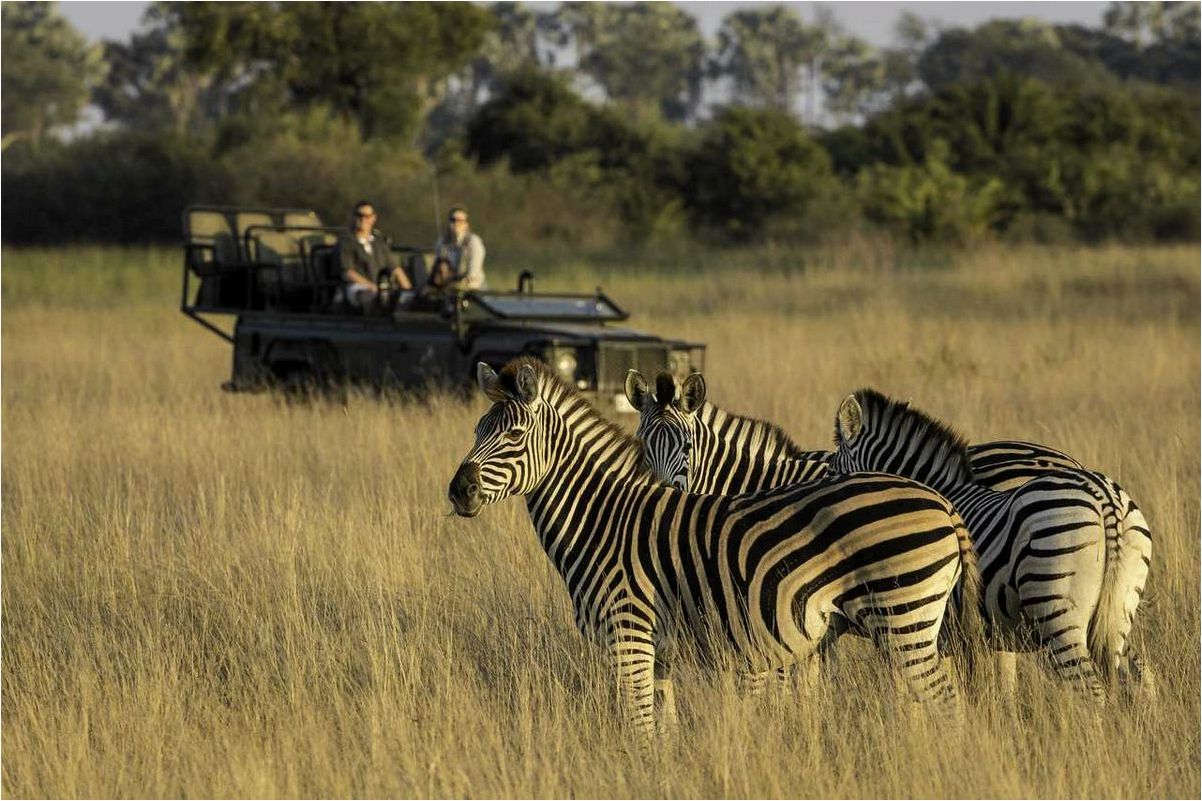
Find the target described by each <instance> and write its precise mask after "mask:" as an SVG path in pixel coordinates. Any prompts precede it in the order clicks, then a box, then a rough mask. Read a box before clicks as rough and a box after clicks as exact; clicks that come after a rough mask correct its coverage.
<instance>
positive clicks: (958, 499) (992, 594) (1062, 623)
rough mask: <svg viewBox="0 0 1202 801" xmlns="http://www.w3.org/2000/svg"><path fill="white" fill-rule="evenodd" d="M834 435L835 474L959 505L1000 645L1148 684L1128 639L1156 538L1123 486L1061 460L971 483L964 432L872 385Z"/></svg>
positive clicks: (1079, 674)
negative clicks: (929, 493) (870, 475)
mask: <svg viewBox="0 0 1202 801" xmlns="http://www.w3.org/2000/svg"><path fill="white" fill-rule="evenodd" d="M835 441H836V445H837V448H836V451H835V455H834V456H833V457H832V458H831V461H830V465H831V471H832V472H835V473H843V474H849V473H855V472H856V471H860V470H880V471H885V472H890V473H896V474H898V475H905V476H908V477H910V478H913V479H915V480H917V481H921V482H923V483H925V484H927V485H929V486H931V487H933V488H934V489H936V490H938V491H939V492H941V493H942V494H943V495H944V496H946V497H947V498H948V499H949V500H951V501H952V503H953V504H955V507H956V509H957V510H959V512H960V514H961V515H963V516H964V520H965V522H967V523H968V528H969V531H970V532H971V534H972V538H973V543H974V545H975V546H976V549H977V553H978V556H979V558H980V564H981V576H982V580H983V581H984V583H985V590H984V593H983V598H984V602H985V611H986V613H987V614H986V617H987V619H988V620H989V621H990V629H991V632H990V633H991V638H992V639H993V640H994V642H995V643H997V644H998V645H999V646H1001V647H1004V648H1006V649H1007V650H1011V651H1013V650H1016V649H1021V650H1032V649H1035V650H1042V651H1043V652H1044V653H1046V654H1047V656H1048V657H1049V658H1050V660H1051V663H1052V665H1053V667H1054V669H1055V671H1056V673H1057V675H1059V676H1060V677H1061V678H1063V679H1066V680H1072V681H1076V682H1080V683H1082V684H1083V685H1084V687H1085V688H1086V689H1087V690H1088V691H1089V692H1090V693H1091V694H1092V695H1094V696H1095V697H1097V698H1099V699H1101V698H1102V697H1103V695H1104V686H1103V680H1108V679H1118V680H1119V682H1120V683H1121V684H1122V685H1123V686H1124V687H1126V688H1129V689H1133V688H1134V687H1135V686H1136V685H1137V684H1139V683H1140V682H1141V679H1142V680H1143V681H1145V682H1149V681H1150V678H1151V677H1150V676H1147V675H1143V674H1144V671H1143V669H1142V668H1141V666H1140V663H1139V660H1138V658H1137V657H1136V655H1135V654H1134V653H1133V652H1132V651H1131V648H1130V641H1129V636H1130V632H1131V626H1132V622H1133V619H1134V616H1135V611H1136V608H1137V607H1138V605H1139V602H1140V598H1141V596H1142V595H1143V589H1144V582H1145V580H1146V579H1147V575H1148V567H1149V565H1150V564H1151V556H1152V539H1151V533H1150V532H1149V530H1148V526H1147V523H1146V522H1145V520H1144V516H1143V514H1142V513H1141V512H1140V511H1139V508H1138V507H1137V506H1136V505H1135V503H1134V502H1133V501H1132V500H1131V498H1130V497H1128V495H1127V493H1125V492H1124V491H1123V490H1122V488H1121V487H1119V486H1118V484H1116V483H1114V482H1113V481H1111V480H1110V479H1109V478H1107V477H1106V476H1104V475H1102V474H1100V473H1095V472H1091V471H1088V470H1082V469H1069V468H1063V469H1060V470H1057V471H1055V472H1048V473H1045V474H1043V475H1041V476H1039V477H1037V478H1034V479H1031V480H1030V481H1027V482H1026V483H1024V484H1022V485H1021V486H1019V487H1017V488H1016V489H1012V490H1009V491H1005V492H998V491H994V490H991V489H989V488H988V487H985V486H982V485H981V484H979V483H977V482H976V481H974V478H973V472H972V467H971V465H970V463H969V459H968V454H967V452H966V449H965V445H964V441H963V440H962V439H960V437H959V436H957V435H956V434H955V433H954V432H953V431H952V430H951V429H950V428H948V427H947V426H945V425H944V424H942V423H940V422H938V421H936V420H935V419H933V418H931V417H929V416H927V415H926V414H924V413H922V412H920V411H918V410H917V409H912V408H910V407H909V405H908V404H905V403H899V402H897V401H893V400H891V399H889V398H887V397H886V396H884V395H882V394H880V393H878V392H876V391H874V390H871V389H862V390H860V391H858V392H856V393H855V394H854V395H851V396H849V397H848V398H847V399H845V400H844V401H843V403H842V404H841V405H840V407H839V410H838V413H837V415H836V424H835ZM1149 689H1150V687H1149Z"/></svg>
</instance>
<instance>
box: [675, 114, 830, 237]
mask: <svg viewBox="0 0 1202 801" xmlns="http://www.w3.org/2000/svg"><path fill="white" fill-rule="evenodd" d="M688 165H689V167H688V176H689V177H688V183H687V186H688V191H687V194H686V198H687V202H688V204H689V207H690V209H691V211H692V212H693V214H694V217H695V219H696V220H697V221H698V222H699V223H700V224H702V225H704V226H708V227H712V228H718V229H721V230H723V231H725V233H726V234H728V235H729V236H730V237H731V238H733V239H736V240H746V239H750V238H752V237H754V236H756V235H758V234H759V233H761V232H762V231H763V229H764V227H765V225H766V224H767V222H768V221H769V220H770V219H773V218H776V217H780V216H802V215H804V213H805V209H806V204H807V202H808V201H809V200H810V199H811V198H812V197H813V196H814V195H815V193H816V192H817V190H818V187H819V186H820V185H822V184H823V183H824V182H825V181H826V180H827V178H828V177H829V176H830V160H829V159H828V158H827V155H826V152H825V151H823V150H822V148H821V147H819V146H818V145H817V144H816V143H815V142H814V141H813V140H812V139H810V137H809V136H807V135H806V132H805V131H804V130H803V129H802V127H801V126H800V125H799V124H798V123H797V122H796V121H795V120H794V119H793V118H792V117H790V116H788V115H787V114H784V113H781V112H778V111H770V110H761V109H746V108H727V109H723V110H722V111H720V112H719V113H718V115H717V116H716V117H715V118H714V120H713V121H712V122H711V123H709V124H708V125H707V126H706V127H705V129H704V131H703V133H702V139H701V142H700V144H699V146H698V147H697V149H696V151H695V152H694V153H693V154H692V155H691V156H690V158H689V159H688Z"/></svg>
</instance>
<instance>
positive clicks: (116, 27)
mask: <svg viewBox="0 0 1202 801" xmlns="http://www.w3.org/2000/svg"><path fill="white" fill-rule="evenodd" d="M148 5H150V4H149V3H146V2H89V3H83V2H62V3H59V9H60V10H61V11H62V14H63V16H65V17H66V18H67V19H68V20H70V21H71V24H72V25H74V26H75V27H76V28H78V29H79V30H80V31H82V32H83V33H84V34H86V35H87V36H88V37H89V38H91V39H93V40H100V39H125V38H127V37H128V36H129V34H130V33H131V32H132V31H133V30H135V29H136V28H137V27H138V22H139V20H140V19H141V17H142V12H144V11H145V10H146V7H147V6H148ZM531 5H544V4H541V3H539V4H533V3H532V4H531ZM546 5H550V4H549V3H548V4H546ZM678 5H679V6H681V7H682V8H684V9H685V10H686V11H688V12H689V13H690V14H693V15H694V16H695V17H697V19H698V20H699V22H700V24H701V29H702V31H703V32H704V33H705V34H707V35H711V36H712V35H713V34H714V33H716V32H717V30H718V26H719V25H720V24H721V21H722V18H723V17H724V16H726V15H727V14H729V13H730V12H731V11H734V10H735V9H738V8H743V7H764V6H773V5H788V6H793V7H794V8H796V9H797V11H798V13H799V14H800V15H801V16H802V17H803V18H805V19H810V18H811V16H812V13H813V12H812V8H813V6H814V5H815V4H814V3H766V2H747V3H735V2H724V1H720V2H681V3H678ZM823 5H825V6H827V7H828V8H830V10H831V11H832V12H833V13H834V15H835V19H837V20H838V21H839V22H840V23H841V24H842V25H843V27H845V28H846V29H847V30H848V32H849V33H852V34H854V35H856V36H859V37H860V38H862V39H866V40H868V41H869V42H871V43H872V44H874V45H888V44H891V43H892V42H893V26H894V24H895V23H896V22H897V18H898V17H899V16H900V15H901V13H902V12H903V11H910V12H912V13H914V14H917V15H918V16H920V17H922V18H924V19H930V20H935V21H937V22H939V23H942V24H943V25H944V26H947V27H955V26H965V27H971V26H975V25H979V24H980V23H982V22H985V21H986V20H990V19H995V18H1000V17H1008V18H1014V17H1034V18H1036V19H1041V20H1044V21H1045V22H1051V23H1078V24H1081V25H1090V26H1097V25H1099V24H1100V23H1101V21H1102V14H1103V13H1104V12H1105V10H1106V7H1107V6H1108V5H1109V3H1105V2H1101V3H1099V2H1011V3H1001V2H964V1H963V0H960V1H959V2H911V3H898V2H876V1H873V2H830V3H824V4H823Z"/></svg>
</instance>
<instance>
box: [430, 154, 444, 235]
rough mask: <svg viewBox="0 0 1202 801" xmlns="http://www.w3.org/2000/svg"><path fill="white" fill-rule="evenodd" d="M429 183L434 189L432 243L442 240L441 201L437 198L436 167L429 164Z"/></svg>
mask: <svg viewBox="0 0 1202 801" xmlns="http://www.w3.org/2000/svg"><path fill="white" fill-rule="evenodd" d="M430 183H431V184H432V185H433V187H434V241H435V242H437V241H438V240H440V239H442V226H441V225H439V221H440V220H441V219H442V216H441V215H442V212H441V211H440V209H441V208H442V201H441V200H439V197H438V165H437V164H430Z"/></svg>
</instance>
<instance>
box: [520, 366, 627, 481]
mask: <svg viewBox="0 0 1202 801" xmlns="http://www.w3.org/2000/svg"><path fill="white" fill-rule="evenodd" d="M527 365H529V366H530V367H531V368H533V369H534V373H535V375H537V376H538V394H539V397H541V398H542V399H543V400H544V401H546V402H547V403H548V404H549V405H551V406H555V407H557V408H560V409H571V410H582V411H583V413H584V414H585V415H587V416H588V418H589V420H590V421H592V422H593V424H594V425H596V426H597V428H599V429H601V431H602V432H604V434H605V435H606V438H607V439H613V440H617V441H619V442H622V443H624V444H625V445H626V446H627V447H629V448H630V449H631V450H633V451H634V452H635V453H637V454H638V455H639V456H641V455H642V453H643V442H642V440H640V439H638V438H637V437H634V436H632V435H631V434H627V433H626V432H625V431H623V430H622V429H621V428H619V427H618V426H617V424H615V423H614V422H612V421H611V420H609V418H607V417H605V415H603V414H601V412H599V411H598V410H597V407H596V406H594V405H593V404H592V403H590V402H589V401H588V399H587V398H585V397H584V396H583V395H581V394H580V391H579V390H578V389H576V387H574V386H572V385H571V384H567V383H565V382H564V380H563V379H562V378H560V377H559V376H558V375H556V374H555V373H554V372H552V371H551V368H550V367H548V366H547V363H546V362H544V361H543V360H542V359H539V358H538V357H535V356H519V357H518V358H516V359H513V360H511V361H510V362H509V363H508V364H506V365H505V366H504V367H502V368H501V371H500V372H499V373H498V374H497V375H498V377H499V378H500V384H501V388H502V389H504V390H505V392H506V393H507V394H509V395H511V396H512V397H515V398H516V397H518V387H517V373H518V370H520V369H522V367H524V366H527ZM642 462H643V460H642V459H641V458H640V459H638V461H637V463H638V464H639V465H640V467H639V468H638V473H639V474H640V475H643V474H644V472H645V471H644V469H643V468H642V467H641V465H642ZM647 475H650V474H649V473H648V474H647Z"/></svg>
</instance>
